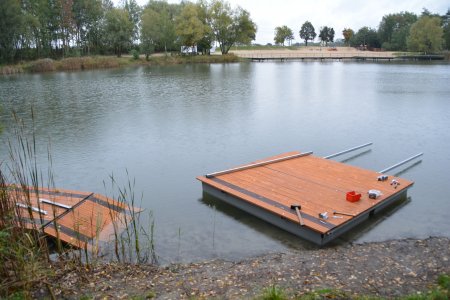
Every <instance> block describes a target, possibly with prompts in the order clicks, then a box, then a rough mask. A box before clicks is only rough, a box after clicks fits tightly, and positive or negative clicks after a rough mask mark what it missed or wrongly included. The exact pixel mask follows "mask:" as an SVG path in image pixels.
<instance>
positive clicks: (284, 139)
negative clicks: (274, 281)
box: [0, 62, 450, 262]
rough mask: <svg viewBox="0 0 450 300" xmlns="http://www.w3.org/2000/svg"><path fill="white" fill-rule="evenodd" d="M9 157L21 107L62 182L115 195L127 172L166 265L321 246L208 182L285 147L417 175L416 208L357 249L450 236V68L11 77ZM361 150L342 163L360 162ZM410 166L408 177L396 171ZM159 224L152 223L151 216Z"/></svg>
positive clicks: (355, 66)
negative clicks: (230, 201)
mask: <svg viewBox="0 0 450 300" xmlns="http://www.w3.org/2000/svg"><path fill="white" fill-rule="evenodd" d="M0 101H1V102H0V103H1V107H2V111H1V113H0V122H1V123H2V124H3V127H4V130H3V134H2V135H1V136H0V142H1V144H0V160H4V159H5V158H6V157H7V147H6V144H5V141H6V140H7V138H8V136H9V131H10V128H11V115H10V112H11V110H12V109H15V110H16V111H17V112H18V113H19V115H22V116H24V117H25V118H29V110H30V106H31V105H32V106H33V107H34V110H35V113H36V121H35V123H36V124H35V126H36V133H37V138H38V140H39V141H40V144H39V149H40V155H41V157H40V159H41V160H42V161H43V162H45V161H46V159H47V151H46V147H47V141H48V140H49V139H50V143H51V148H52V149H51V153H52V156H53V173H54V174H55V186H57V187H60V188H65V189H73V190H83V191H93V192H99V193H104V192H105V188H104V185H103V181H108V177H109V175H110V174H112V173H113V174H114V176H115V177H116V179H117V180H119V181H122V182H124V183H126V177H127V176H126V171H125V170H128V172H129V174H130V177H131V178H135V179H136V187H135V192H136V194H137V195H140V194H141V193H143V203H142V206H143V207H144V208H146V209H147V212H148V211H150V210H151V211H152V212H153V214H154V215H155V218H156V245H157V254H158V255H159V257H160V259H161V261H162V262H164V261H166V262H167V261H192V260H199V259H209V258H213V257H221V258H225V259H235V258H242V257H247V256H251V255H258V254H263V253H267V252H273V251H283V250H286V249H288V248H305V247H307V248H312V247H313V246H312V245H310V244H308V243H306V242H303V241H302V240H300V239H299V238H297V237H295V236H293V235H290V234H288V233H285V232H283V231H281V230H278V229H277V228H273V227H272V226H271V225H268V224H266V223H264V222H262V221H259V220H258V219H256V218H254V217H252V216H250V215H248V214H245V213H243V212H240V211H239V210H237V209H234V208H232V207H229V206H227V205H224V204H221V203H218V202H217V201H216V200H215V199H211V198H209V197H205V198H204V197H203V195H202V190H201V184H200V183H199V182H198V181H196V180H195V177H196V176H197V175H202V174H205V173H208V172H213V171H218V170H221V169H226V168H229V167H233V166H236V165H238V164H242V163H247V162H251V161H254V160H256V159H261V158H264V157H268V156H271V155H276V154H280V153H283V152H288V151H293V150H300V151H308V150H313V151H314V153H315V154H316V155H327V154H331V153H334V152H337V151H339V150H342V149H345V148H348V147H351V146H355V145H359V144H362V143H364V142H369V141H371V142H374V145H373V146H372V147H371V151H369V152H366V153H365V154H363V155H360V156H356V157H353V158H351V159H349V160H348V161H347V163H349V164H352V165H356V166H360V167H365V168H370V169H373V170H381V169H383V168H385V167H387V166H389V165H391V164H394V163H396V162H398V161H400V160H403V159H404V158H406V157H409V156H411V155H413V154H416V153H418V152H425V156H424V157H423V161H422V162H421V163H420V164H417V165H415V166H413V167H412V168H409V169H406V170H404V172H403V173H402V174H401V176H402V177H405V178H408V179H411V180H414V181H415V182H416V183H415V185H414V187H413V188H412V189H411V190H410V191H409V195H410V196H411V201H410V202H408V203H405V205H403V206H402V207H398V209H396V210H394V211H391V212H390V213H389V214H387V215H385V216H384V217H381V218H377V219H375V221H372V222H369V223H366V224H364V225H362V226H360V227H359V228H358V229H357V230H355V231H353V232H352V234H351V235H347V236H345V237H344V239H343V241H341V242H346V241H348V240H353V239H356V241H359V242H362V241H364V242H365V241H382V240H387V239H395V238H405V237H427V236H430V235H438V236H449V237H450V217H449V214H450V196H449V194H450V65H448V64H405V63H403V64H397V63H356V62H289V63H270V62H265V63H241V64H227V65H187V66H169V67H152V68H144V67H142V68H136V69H121V70H106V71H85V72H74V73H52V74H37V75H20V76H10V77H0ZM350 157H351V155H350V156H349V155H347V156H346V157H343V158H341V160H343V159H346V158H350ZM395 171H400V170H395ZM145 219H146V218H145Z"/></svg>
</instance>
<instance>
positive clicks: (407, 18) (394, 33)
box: [378, 12, 417, 50]
mask: <svg viewBox="0 0 450 300" xmlns="http://www.w3.org/2000/svg"><path fill="white" fill-rule="evenodd" d="M416 21H417V16H416V15H415V14H414V13H410V12H401V13H397V14H389V15H385V16H384V17H383V19H382V20H381V22H380V25H379V26H378V37H379V39H380V43H381V46H382V47H383V48H384V49H386V50H406V39H407V38H408V35H409V29H410V28H411V25H412V24H414V23H415V22H416Z"/></svg>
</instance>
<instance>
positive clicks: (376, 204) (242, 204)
mask: <svg viewBox="0 0 450 300" xmlns="http://www.w3.org/2000/svg"><path fill="white" fill-rule="evenodd" d="M380 175H382V173H379V172H375V171H371V170H366V169H362V168H358V167H354V166H350V165H346V164H343V163H339V162H336V161H332V160H329V159H326V158H321V157H317V156H314V155H311V154H310V153H303V154H301V153H300V152H290V153H285V154H282V155H278V156H275V157H270V158H267V159H264V160H262V161H258V162H255V163H252V164H250V165H246V166H243V167H237V168H235V169H230V170H227V171H223V172H216V173H212V174H208V175H206V176H199V177H197V179H198V180H200V181H201V182H202V186H203V190H204V192H206V193H208V194H211V195H212V196H215V197H216V198H219V199H221V200H223V201H225V202H227V203H229V204H231V205H233V206H236V207H238V208H240V209H242V210H244V211H246V212H248V213H250V214H253V215H255V216H257V217H259V218H261V219H263V220H265V221H267V222H269V223H272V224H274V225H276V226H278V227H280V228H282V229H284V230H287V231H289V232H291V233H293V234H296V235H298V236H300V237H302V238H304V239H307V240H309V241H312V242H314V243H316V244H318V245H324V244H326V243H328V242H330V241H331V240H333V239H335V238H336V237H338V236H339V235H341V234H343V233H344V232H346V231H348V230H350V229H351V228H353V227H355V226H356V225H357V224H359V223H361V222H362V221H364V220H365V219H367V218H368V217H369V216H370V215H373V214H376V213H377V212H379V211H380V210H382V209H383V208H385V207H386V206H388V205H391V204H393V203H394V202H396V201H398V200H400V199H404V198H405V197H406V192H407V189H408V188H410V187H411V186H412V185H413V182H411V181H408V180H405V179H402V178H398V177H392V176H388V179H387V180H384V181H379V180H378V177H379V176H380ZM392 180H395V182H397V183H398V184H391V183H392ZM369 190H376V191H379V192H381V195H380V196H378V197H377V198H375V199H372V198H370V197H369V193H368V191H369ZM349 192H355V194H356V195H358V194H361V198H360V200H359V201H356V202H350V201H348V200H347V193H349ZM350 197H351V195H350ZM292 205H299V206H300V218H299V216H298V215H297V213H296V211H295V210H294V209H293V208H292V207H291V206H292ZM319 214H322V215H325V218H322V217H320V216H319ZM300 219H302V220H301V221H302V222H303V223H304V225H303V226H302V225H300V223H301V221H300Z"/></svg>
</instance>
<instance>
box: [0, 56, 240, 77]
mask: <svg viewBox="0 0 450 300" xmlns="http://www.w3.org/2000/svg"><path fill="white" fill-rule="evenodd" d="M238 61H239V58H238V57H237V56H235V55H233V54H228V55H197V56H179V55H161V56H151V57H150V58H149V60H146V59H145V58H143V57H139V58H138V59H134V58H133V57H129V56H123V57H116V56H86V57H69V58H64V59H61V60H53V59H50V58H44V59H38V60H35V61H30V62H21V63H18V64H15V65H7V66H0V74H1V75H12V74H20V73H42V72H54V71H81V70H94V69H107V68H120V67H125V66H135V65H144V66H148V65H158V66H161V65H177V64H192V63H233V62H238Z"/></svg>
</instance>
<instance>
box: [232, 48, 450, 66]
mask: <svg viewBox="0 0 450 300" xmlns="http://www.w3.org/2000/svg"><path fill="white" fill-rule="evenodd" d="M230 52H232V53H233V54H234V55H236V56H238V57H240V58H244V59H248V60H251V61H257V62H264V61H288V60H297V61H298V60H300V61H308V60H320V61H325V60H331V61H341V60H357V61H392V60H403V61H419V60H422V61H427V60H428V61H430V60H443V59H445V58H444V56H443V55H411V54H408V53H405V54H400V53H396V52H392V51H365V50H358V49H356V48H352V47H334V48H326V47H303V48H299V49H289V48H286V49H273V50H269V49H267V50H234V51H233V50H231V51H230Z"/></svg>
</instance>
